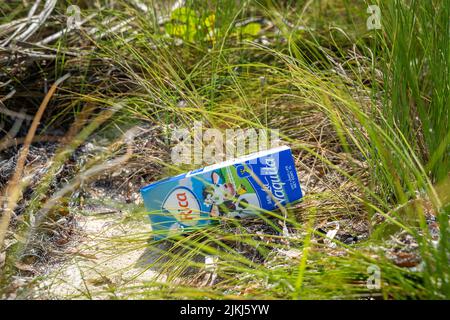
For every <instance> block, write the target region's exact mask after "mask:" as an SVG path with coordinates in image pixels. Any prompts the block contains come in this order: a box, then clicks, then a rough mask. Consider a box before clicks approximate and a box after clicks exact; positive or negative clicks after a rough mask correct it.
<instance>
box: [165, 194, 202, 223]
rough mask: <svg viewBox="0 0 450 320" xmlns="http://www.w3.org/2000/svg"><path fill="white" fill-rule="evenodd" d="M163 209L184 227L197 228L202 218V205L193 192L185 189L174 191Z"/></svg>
mask: <svg viewBox="0 0 450 320" xmlns="http://www.w3.org/2000/svg"><path fill="white" fill-rule="evenodd" d="M162 208H163V209H164V210H167V211H168V212H169V213H170V214H171V215H173V216H174V217H175V218H176V219H177V220H178V221H179V222H180V223H182V224H184V225H188V226H195V225H196V224H197V223H198V221H199V218H200V204H199V202H198V200H197V198H196V197H195V195H194V194H193V193H192V191H191V190H189V189H188V188H185V187H178V188H176V189H174V190H172V192H171V193H170V194H169V195H168V196H167V198H166V200H165V201H164V202H163V205H162Z"/></svg>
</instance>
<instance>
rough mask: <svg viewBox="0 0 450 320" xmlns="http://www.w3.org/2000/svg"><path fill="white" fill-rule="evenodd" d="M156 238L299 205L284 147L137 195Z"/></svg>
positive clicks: (155, 185) (294, 174) (154, 185)
mask: <svg viewBox="0 0 450 320" xmlns="http://www.w3.org/2000/svg"><path fill="white" fill-rule="evenodd" d="M141 194H142V197H143V198H144V204H145V207H146V208H147V211H148V213H149V218H150V221H151V224H152V229H153V233H154V237H155V238H156V239H162V238H165V237H167V236H170V235H172V234H177V233H180V232H188V231H192V230H195V229H197V228H201V227H206V226H208V225H210V224H212V223H215V222H217V221H218V220H219V219H221V218H223V217H226V218H245V217H248V216H254V215H258V214H261V211H262V210H261V209H263V210H268V211H272V210H276V209H277V208H279V207H280V206H286V205H287V204H290V203H293V202H296V201H298V200H300V199H301V197H302V191H301V188H300V183H299V181H298V177H297V172H296V171H295V165H294V159H293V157H292V153H291V149H290V148H289V147H287V146H282V147H278V148H274V149H270V150H267V151H262V152H258V153H254V154H251V155H248V156H245V157H241V158H237V159H233V160H229V161H225V162H222V163H219V164H215V165H211V166H208V167H204V168H201V169H198V170H193V171H190V172H188V173H183V174H180V175H178V176H174V177H170V178H167V179H164V180H160V181H157V182H155V183H152V184H150V185H148V186H146V187H144V188H142V189H141Z"/></svg>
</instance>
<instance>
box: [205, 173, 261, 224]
mask: <svg viewBox="0 0 450 320" xmlns="http://www.w3.org/2000/svg"><path fill="white" fill-rule="evenodd" d="M211 179H212V182H213V183H212V184H210V185H207V186H206V187H205V188H204V189H203V198H204V203H205V204H207V205H211V213H210V215H211V216H212V217H218V216H224V215H226V216H229V217H234V218H242V217H244V216H247V215H251V214H254V210H255V208H259V206H260V205H259V200H258V196H257V195H256V193H247V190H246V189H245V187H244V186H243V185H241V186H240V187H239V188H238V189H237V190H236V187H235V186H234V185H233V184H232V183H231V182H227V183H223V184H220V180H221V179H222V180H223V178H221V176H220V175H219V173H217V172H216V171H214V172H213V173H212V174H211Z"/></svg>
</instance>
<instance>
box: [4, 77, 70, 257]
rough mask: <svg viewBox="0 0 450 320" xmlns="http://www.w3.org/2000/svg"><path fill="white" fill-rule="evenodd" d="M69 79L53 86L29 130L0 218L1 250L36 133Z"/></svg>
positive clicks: (8, 187)
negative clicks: (56, 94)
mask: <svg viewBox="0 0 450 320" xmlns="http://www.w3.org/2000/svg"><path fill="white" fill-rule="evenodd" d="M69 77H70V74H66V75H64V76H63V77H61V78H59V79H58V80H56V82H55V83H54V84H53V85H52V87H51V88H50V90H49V92H48V93H47V95H46V96H45V98H44V100H43V101H42V103H41V105H40V107H39V109H38V111H37V113H36V115H35V116H34V119H33V122H32V124H31V127H30V129H29V130H28V134H27V136H26V138H25V142H24V145H23V147H22V150H21V151H20V154H19V159H18V160H17V165H16V170H15V172H14V175H13V177H12V179H11V180H10V181H9V183H8V186H7V189H6V197H7V205H6V208H5V210H4V211H3V215H2V216H1V217H0V248H1V247H3V242H4V240H5V236H6V231H7V230H8V227H9V223H10V221H11V217H12V215H13V212H14V209H15V207H16V205H17V201H18V199H19V197H20V193H21V190H20V184H19V182H20V179H21V177H22V173H23V169H24V167H25V161H26V158H27V155H28V152H29V149H30V145H31V142H32V141H33V138H34V135H35V133H36V130H37V127H38V125H39V123H40V121H41V118H42V115H43V114H44V111H45V109H46V108H47V105H48V103H49V102H50V99H51V98H52V97H53V95H54V93H55V92H56V89H57V88H58V86H59V85H60V84H61V83H62V82H63V81H65V80H66V79H67V78H69Z"/></svg>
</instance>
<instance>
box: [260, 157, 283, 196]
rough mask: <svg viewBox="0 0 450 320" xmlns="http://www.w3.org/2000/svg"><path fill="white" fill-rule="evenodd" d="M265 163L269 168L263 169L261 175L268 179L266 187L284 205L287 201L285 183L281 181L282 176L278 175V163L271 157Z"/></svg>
mask: <svg viewBox="0 0 450 320" xmlns="http://www.w3.org/2000/svg"><path fill="white" fill-rule="evenodd" d="M265 163H266V166H267V167H265V168H262V169H261V174H262V175H263V176H265V177H266V178H265V179H266V183H264V185H265V186H266V188H267V189H268V190H269V191H270V192H271V193H272V194H273V196H274V197H275V198H276V199H277V200H278V201H280V203H281V204H283V203H284V201H285V200H286V197H285V191H284V185H285V183H284V182H282V181H281V179H280V176H279V175H278V170H279V168H278V166H277V164H276V161H275V159H273V158H271V157H267V158H266V159H265Z"/></svg>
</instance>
